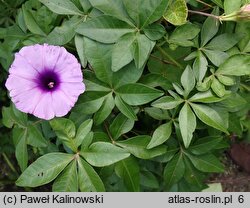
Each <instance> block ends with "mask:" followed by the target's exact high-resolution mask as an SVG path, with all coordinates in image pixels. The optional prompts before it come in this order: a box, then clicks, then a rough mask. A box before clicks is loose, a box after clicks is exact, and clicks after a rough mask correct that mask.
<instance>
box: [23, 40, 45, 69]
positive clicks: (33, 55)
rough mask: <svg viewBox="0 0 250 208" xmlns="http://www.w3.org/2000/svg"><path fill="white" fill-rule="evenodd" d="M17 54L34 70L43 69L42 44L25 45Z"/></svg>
mask: <svg viewBox="0 0 250 208" xmlns="http://www.w3.org/2000/svg"><path fill="white" fill-rule="evenodd" d="M19 54H20V55H21V56H22V57H24V58H25V59H26V60H27V62H28V63H29V64H30V65H31V66H33V67H34V68H35V69H36V70H38V71H43V70H44V58H45V57H44V56H45V54H44V45H43V46H41V45H38V44H36V45H33V46H25V47H23V48H22V49H21V50H20V51H19Z"/></svg>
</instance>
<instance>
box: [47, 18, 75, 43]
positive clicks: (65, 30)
mask: <svg viewBox="0 0 250 208" xmlns="http://www.w3.org/2000/svg"><path fill="white" fill-rule="evenodd" d="M78 23H79V19H77V18H72V19H69V20H67V21H65V22H63V24H62V25H61V26H59V27H55V28H54V29H53V30H52V31H51V32H50V33H49V35H48V36H47V39H46V42H47V43H48V44H51V45H65V44H66V43H68V42H70V41H71V40H72V38H73V37H74V36H75V33H76V32H75V27H76V25H77V24H78Z"/></svg>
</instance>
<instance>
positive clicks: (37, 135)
mask: <svg viewBox="0 0 250 208" xmlns="http://www.w3.org/2000/svg"><path fill="white" fill-rule="evenodd" d="M27 143H28V144H30V145H32V146H33V147H46V146H47V145H48V142H47V141H46V140H45V138H44V137H43V135H42V133H41V131H40V130H39V129H38V128H37V127H36V126H35V125H29V126H28V127H27Z"/></svg>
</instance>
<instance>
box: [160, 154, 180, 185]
mask: <svg viewBox="0 0 250 208" xmlns="http://www.w3.org/2000/svg"><path fill="white" fill-rule="evenodd" d="M184 172H185V165H184V161H183V155H182V154H181V153H179V154H176V155H175V156H174V158H173V159H171V160H170V161H169V162H168V163H167V165H166V167H165V169H164V181H165V184H166V186H167V188H168V189H169V188H171V186H172V185H173V184H175V183H177V182H178V181H179V180H180V179H181V178H182V177H183V175H184Z"/></svg>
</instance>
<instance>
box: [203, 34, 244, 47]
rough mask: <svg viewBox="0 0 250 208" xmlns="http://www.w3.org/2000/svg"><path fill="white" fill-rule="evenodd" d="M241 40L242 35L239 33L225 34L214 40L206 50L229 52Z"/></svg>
mask: <svg viewBox="0 0 250 208" xmlns="http://www.w3.org/2000/svg"><path fill="white" fill-rule="evenodd" d="M240 39H241V35H238V34H237V33H236V34H235V33H234V34H231V33H224V34H221V35H218V36H216V37H215V38H213V40H211V41H210V42H209V43H208V44H207V45H206V46H205V48H206V49H209V50H213V51H227V50H229V49H230V48H232V47H233V46H235V45H236V44H237V43H238V42H239V40H240Z"/></svg>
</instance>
